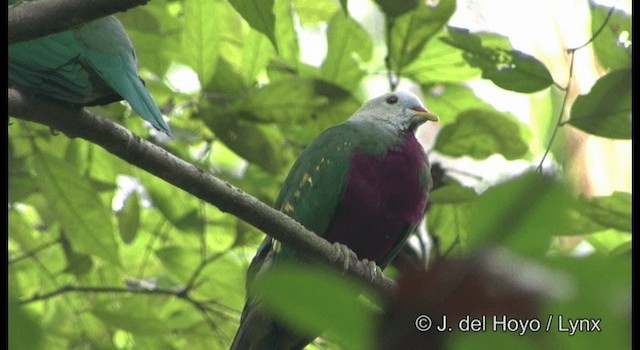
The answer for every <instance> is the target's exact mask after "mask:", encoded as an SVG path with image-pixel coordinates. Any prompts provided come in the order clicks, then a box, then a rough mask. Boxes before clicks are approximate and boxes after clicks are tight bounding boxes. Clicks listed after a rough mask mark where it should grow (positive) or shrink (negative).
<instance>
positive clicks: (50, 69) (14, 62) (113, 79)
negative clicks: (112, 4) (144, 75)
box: [9, 16, 171, 135]
mask: <svg viewBox="0 0 640 350" xmlns="http://www.w3.org/2000/svg"><path fill="white" fill-rule="evenodd" d="M9 80H10V81H11V82H12V83H13V84H15V85H17V86H20V87H23V88H26V89H27V90H29V91H32V92H35V93H39V94H42V95H46V96H50V97H53V98H55V99H57V100H61V101H66V102H71V103H74V104H81V105H94V104H106V103H111V102H114V101H118V100H120V99H122V98H124V99H126V100H127V101H128V102H129V104H130V105H131V108H133V110H134V111H136V112H137V113H138V114H140V116H142V117H143V118H144V119H145V120H147V121H149V122H150V123H151V124H152V125H153V126H154V127H155V128H157V129H159V130H162V131H164V132H165V133H167V134H168V135H171V130H170V128H169V126H168V125H167V124H166V123H165V122H164V120H163V119H162V114H161V113H160V110H159V109H158V107H157V105H156V104H155V102H154V101H153V98H151V95H149V92H148V91H147V89H146V87H145V86H144V83H143V82H142V80H140V77H138V73H137V72H136V59H135V52H134V50H133V46H132V44H131V41H130V40H129V37H128V36H127V33H126V32H125V30H124V27H123V26H122V24H121V23H120V21H118V19H117V18H115V17H113V16H108V17H104V18H101V19H98V20H95V21H92V22H89V23H87V24H85V25H83V26H82V27H80V28H77V29H75V30H72V31H65V32H61V33H56V34H52V35H48V36H46V37H42V38H38V39H35V40H30V41H26V42H22V43H16V44H13V45H10V46H9ZM114 91H115V93H114Z"/></svg>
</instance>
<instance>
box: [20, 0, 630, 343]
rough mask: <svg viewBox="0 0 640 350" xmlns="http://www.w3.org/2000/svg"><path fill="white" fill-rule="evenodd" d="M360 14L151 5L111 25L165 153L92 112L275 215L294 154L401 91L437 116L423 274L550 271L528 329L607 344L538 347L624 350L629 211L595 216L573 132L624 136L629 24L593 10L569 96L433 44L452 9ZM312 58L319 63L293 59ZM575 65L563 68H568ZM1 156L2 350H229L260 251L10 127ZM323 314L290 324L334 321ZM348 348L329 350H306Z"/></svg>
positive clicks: (192, 204) (530, 72)
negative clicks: (319, 49)
mask: <svg viewBox="0 0 640 350" xmlns="http://www.w3.org/2000/svg"><path fill="white" fill-rule="evenodd" d="M363 4H364V5H362V6H368V7H369V8H370V9H371V10H372V11H374V13H376V14H377V15H372V16H370V17H365V18H359V19H358V20H356V19H355V17H354V16H353V9H352V11H347V9H348V7H347V5H348V1H346V0H342V1H340V2H336V1H332V0H322V1H310V0H269V1H239V0H229V1H221V0H217V1H212V0H188V1H161V0H156V1H151V2H150V3H149V4H148V5H146V6H143V7H138V8H135V9H132V10H129V11H127V12H125V13H119V14H117V16H118V18H120V19H121V20H122V22H123V23H124V25H125V27H126V29H127V31H128V33H129V35H130V37H131V39H132V41H133V42H134V45H135V48H136V52H137V56H138V59H139V67H140V73H141V76H142V77H143V78H144V79H145V81H146V84H147V87H148V88H149V90H150V91H151V93H152V95H153V96H154V98H155V100H156V102H157V103H158V104H159V106H160V107H161V109H162V110H163V112H164V113H165V114H166V115H167V116H168V117H169V119H170V123H171V126H172V128H173V130H174V135H175V138H174V139H173V140H168V139H166V138H165V137H164V136H163V135H160V134H157V133H156V132H155V131H154V130H150V129H149V128H148V127H147V126H146V125H144V124H143V123H142V122H141V119H140V118H138V117H137V116H132V115H131V114H132V113H131V111H130V109H128V107H127V106H126V105H125V104H117V103H116V104H111V105H108V106H102V107H95V108H94V111H96V112H98V113H99V114H101V115H104V116H106V117H109V118H111V119H113V120H115V121H116V122H118V123H121V124H123V125H125V126H126V127H127V128H129V129H130V130H132V131H133V132H135V133H136V134H138V135H141V136H143V137H146V138H148V139H149V140H152V141H153V142H155V143H158V144H160V145H162V146H163V147H164V148H166V149H167V150H169V151H170V152H172V153H174V154H176V155H178V156H179V157H180V158H182V159H184V160H187V161H189V162H191V163H193V164H196V165H197V166H199V167H201V168H203V169H206V170H208V171H210V172H211V173H213V174H215V175H216V176H218V177H220V178H222V179H224V180H226V181H228V182H230V183H232V184H234V185H236V186H238V187H240V188H242V189H243V190H245V191H246V192H248V193H251V194H253V195H255V196H257V197H258V198H260V199H261V200H263V201H264V202H266V203H272V202H273V200H274V198H275V196H276V195H277V192H278V190H279V186H280V184H281V182H282V181H283V179H284V177H285V175H286V172H287V170H288V169H289V167H290V166H291V164H292V162H293V160H294V159H295V157H296V155H297V154H299V153H300V151H301V150H302V149H303V148H304V146H305V145H306V144H308V143H309V142H310V141H311V140H312V139H313V138H314V137H315V136H317V135H318V134H319V133H320V132H321V131H322V130H323V129H324V128H326V127H327V126H330V125H333V124H336V123H339V122H342V121H343V120H345V119H346V118H347V116H349V115H350V114H351V113H352V112H353V111H355V110H356V109H357V108H358V107H359V106H360V105H361V103H362V102H363V101H365V100H366V99H368V98H369V97H372V95H374V93H377V92H384V91H388V90H389V89H392V88H395V87H396V86H400V87H401V88H410V89H413V90H414V91H418V92H420V93H421V94H422V95H423V97H424V100H425V102H426V104H427V106H428V107H429V108H430V109H431V110H433V111H435V112H436V113H437V114H438V115H439V116H440V117H441V122H440V123H439V126H438V127H436V126H434V125H429V126H427V127H426V128H423V129H432V130H429V132H426V131H425V132H424V135H423V136H424V138H425V140H426V141H425V145H427V148H428V152H429V155H430V157H431V158H432V161H437V162H438V163H439V164H440V166H441V167H442V168H443V169H444V175H443V176H441V177H440V178H439V179H440V181H441V184H440V188H439V189H438V190H437V191H434V193H433V194H432V196H431V200H432V204H431V207H430V209H429V212H428V217H429V220H428V229H429V232H430V233H431V234H432V235H434V236H435V237H437V243H438V244H437V245H436V246H435V248H434V251H433V255H434V256H443V255H446V256H447V258H458V257H465V256H470V255H472V254H473V253H474V252H477V251H479V250H481V249H483V247H486V246H488V245H490V244H492V243H498V244H500V245H502V246H506V247H508V248H509V249H511V250H512V251H514V252H517V254H519V255H520V256H524V257H527V258H530V259H533V260H532V261H533V262H534V264H536V266H539V267H541V268H545V269H549V270H551V271H555V272H561V273H563V274H564V275H563V276H565V279H566V281H568V282H567V283H569V284H570V285H571V286H572V287H571V288H570V289H572V290H573V292H572V293H569V294H567V295H568V296H567V297H566V298H564V299H553V300H551V301H548V302H547V303H545V304H544V305H543V306H542V307H541V311H540V312H541V315H543V316H542V317H544V315H547V314H549V313H555V314H558V313H563V314H566V315H570V316H572V317H576V318H579V317H582V318H602V319H603V321H602V328H603V331H602V332H601V333H591V334H590V333H586V334H578V335H576V336H573V337H569V336H568V335H566V334H563V333H560V332H558V333H552V334H549V335H548V338H546V340H544V341H543V343H546V342H548V341H551V342H553V344H561V346H560V345H558V347H562V348H601V347H602V346H605V345H606V346H608V347H610V348H614V349H617V348H627V347H628V344H629V342H630V304H631V300H630V290H631V287H630V281H631V276H630V255H631V254H630V253H631V194H630V193H629V192H625V191H617V192H614V193H611V194H607V195H603V196H596V197H594V196H593V194H594V191H593V189H592V188H591V187H590V186H589V184H588V183H587V185H586V186H585V181H584V179H585V178H588V177H589V173H588V168H585V167H584V163H585V160H584V159H582V158H581V157H580V156H579V154H577V153H572V152H571V151H572V150H573V149H574V148H575V147H574V146H573V144H572V142H574V141H575V137H574V135H575V134H576V129H580V130H582V132H586V133H588V134H591V135H597V136H599V137H604V138H610V139H629V138H630V137H631V131H630V115H631V113H630V111H631V110H630V108H631V107H630V91H631V89H630V86H631V74H630V69H631V60H630V57H631V44H630V43H631V37H630V36H628V37H627V39H625V40H626V41H625V40H622V43H621V39H620V38H621V34H622V33H623V32H627V33H629V35H630V33H631V24H630V23H631V22H630V14H629V13H625V12H622V11H619V10H616V11H614V12H612V15H611V16H610V17H608V13H609V9H608V8H606V7H604V6H601V5H596V4H589V6H588V8H589V11H590V14H591V19H592V27H591V32H592V36H593V37H594V40H593V42H592V43H591V45H590V46H587V47H586V48H582V49H579V50H577V51H576V54H577V53H579V52H581V50H587V49H588V48H591V47H592V49H593V52H594V55H595V56H594V57H595V61H596V65H597V67H598V72H599V74H600V75H601V76H602V77H601V78H599V79H598V80H597V81H595V85H594V87H593V88H592V89H591V90H590V91H589V89H586V90H585V89H582V90H581V89H580V88H576V85H580V84H576V82H577V81H579V78H580V72H579V71H576V72H574V71H572V70H569V69H565V70H562V69H560V70H558V69H557V67H551V68H549V67H546V66H545V64H543V63H542V62H541V60H538V59H536V58H535V57H534V56H532V53H524V52H522V51H518V50H514V49H513V47H512V45H511V43H510V42H509V40H508V39H507V38H506V37H504V36H502V35H500V33H487V32H483V33H474V31H471V32H470V31H468V30H467V29H466V28H456V27H452V26H447V25H448V24H449V21H450V20H451V18H452V15H453V14H454V13H455V11H456V2H455V1H453V0H443V1H439V2H430V1H427V2H426V3H423V2H414V1H406V2H396V1H384V0H378V1H375V2H371V3H368V2H363ZM399 4H400V5H399ZM350 6H352V7H353V6H354V5H353V4H351V5H350ZM458 6H459V4H458ZM585 6H586V5H585ZM603 25H604V27H603V29H600V28H601V27H602V26H603ZM596 34H597V35H596ZM325 38H326V39H325ZM325 40H326V41H325ZM324 43H326V56H324V57H320V56H315V57H313V56H311V57H310V56H309V55H310V54H309V52H308V50H310V48H313V47H314V46H322V45H323V44H324ZM571 60H572V55H571V54H566V62H565V63H566V66H565V68H566V67H569V66H570V65H569V62H571ZM311 63H315V64H311ZM570 72H571V73H570ZM571 74H574V75H573V78H570V77H571ZM479 79H482V80H481V81H484V82H485V83H487V82H489V81H490V82H491V83H490V84H494V85H496V86H498V87H500V88H501V89H504V90H509V91H514V92H517V93H519V94H518V95H517V96H518V98H522V97H525V98H527V99H530V100H531V101H533V107H532V109H531V116H530V120H529V122H528V123H525V122H522V119H523V118H522V117H521V116H518V115H514V114H512V113H509V112H504V111H502V110H499V109H497V108H496V107H494V106H493V105H492V103H494V102H492V101H488V100H483V99H481V98H479V97H478V96H476V91H477V90H474V89H472V88H471V87H472V86H474V85H473V84H474V82H476V83H477V82H478V81H479ZM571 83H573V84H574V85H571ZM567 86H568V87H569V88H568V89H565V87H567ZM579 93H581V94H582V95H581V96H576V95H577V94H579ZM587 93H588V94H587ZM565 100H566V101H567V102H566V105H565ZM574 100H575V102H574ZM433 130H437V133H436V132H434V131H433ZM556 130H559V132H558V134H555V133H556ZM552 135H554V136H552ZM578 135H585V134H583V133H578ZM8 138H9V140H8V147H9V150H8V163H9V174H8V175H9V184H8V188H9V193H8V204H9V208H8V218H9V220H8V232H9V239H8V253H9V265H8V266H9V267H8V272H9V274H8V281H9V308H10V314H9V316H10V317H9V320H10V325H9V331H10V342H9V344H10V348H12V349H27V348H29V349H35V348H43V349H44V348H46V349H58V348H73V349H76V348H78V349H81V348H82V349H83V348H91V349H101V348H105V349H107V348H109V349H110V348H118V349H184V348H187V347H189V348H192V349H212V348H214V349H218V348H220V349H224V348H227V347H228V344H229V343H230V341H231V339H232V337H233V334H234V333H235V330H236V328H237V322H238V319H239V314H240V310H241V308H242V305H243V302H244V273H245V270H246V268H247V266H248V263H249V261H250V259H251V257H252V256H253V252H254V251H255V248H256V246H257V244H258V243H259V242H260V241H261V239H262V237H263V234H262V233H261V232H259V231H258V230H256V229H255V228H253V227H251V226H249V225H247V224H246V223H243V222H242V221H240V220H238V219H236V218H235V217H234V216H231V215H228V214H224V213H221V212H220V211H218V210H217V209H216V208H214V207H211V206H209V205H206V204H204V203H202V202H201V201H199V200H198V199H196V198H194V197H192V196H190V195H188V194H186V193H185V192H183V191H181V190H178V189H176V188H174V187H172V186H169V185H167V184H166V183H165V182H163V181H162V180H159V179H157V178H156V177H154V176H153V175H151V174H148V173H145V172H142V171H140V170H138V169H136V168H134V167H132V166H131V165H129V164H127V163H125V162H123V161H121V160H119V159H117V158H115V157H113V156H112V155H110V154H108V153H107V152H105V151H104V150H103V149H101V148H99V147H96V146H94V145H92V144H89V143H87V142H84V141H81V140H75V139H68V138H66V137H64V136H63V135H56V134H55V133H51V132H50V130H48V129H46V128H44V127H41V126H39V125H35V124H31V123H26V122H23V121H19V120H17V119H10V126H9V132H8ZM536 145H537V146H536ZM547 145H550V146H547ZM548 148H549V150H550V152H551V155H549V156H547V158H546V163H545V164H544V166H543V167H540V169H539V170H541V171H542V173H544V174H546V175H547V176H546V178H547V179H548V178H553V179H554V180H553V181H552V180H540V179H538V178H536V179H532V178H530V177H526V176H525V177H522V178H519V179H518V180H515V181H507V180H508V179H509V178H511V177H513V176H514V174H513V173H505V171H503V170H501V169H494V170H495V171H494V172H493V175H491V176H493V178H491V179H488V178H487V177H485V176H486V175H485V174H480V176H481V178H480V179H478V176H469V174H468V173H469V172H470V173H472V174H471V175H474V174H473V172H474V171H465V170H464V166H465V164H470V163H469V162H477V161H484V160H487V159H488V160H489V162H484V163H474V164H485V165H482V166H483V167H485V168H486V167H491V166H495V164H500V165H499V166H502V165H504V166H505V167H507V166H508V164H513V162H516V163H517V164H525V166H524V168H523V167H522V166H521V167H520V168H519V170H518V172H519V173H521V172H523V171H527V170H528V172H533V171H534V168H536V166H537V165H538V164H540V162H541V155H542V154H543V153H544V152H545V151H546V150H547V149H548ZM495 159H499V161H498V163H495ZM491 161H493V162H491ZM518 162H519V163H518ZM476 169H477V168H476ZM495 174H498V175H497V176H498V179H499V181H496V175H495ZM541 181H542V182H541ZM487 189H488V190H487ZM485 190H486V191H485ZM515 217H522V218H526V219H523V220H520V221H518V220H515V221H517V223H515V224H513V222H512V221H514V220H513V218H515ZM505 218H509V219H505ZM583 247H588V249H587V253H586V254H584V253H583V254H578V253H577V252H582V251H583V250H581V248H583ZM576 249H577V250H576ZM577 255H581V256H582V255H586V256H582V257H580V258H577V257H576V256H577ZM389 272H390V273H393V272H392V271H389ZM319 276H320V277H318V278H319V280H320V281H319V282H318V283H320V284H322V283H325V284H326V283H329V282H327V281H325V280H324V279H323V278H325V277H322V276H321V275H319ZM326 279H327V280H328V281H331V283H332V285H335V284H336V283H338V284H339V283H340V282H335V281H333V279H331V278H330V277H327V278H326ZM323 281H324V282H323ZM279 283H280V282H279ZM305 283H313V282H309V281H306V282H305ZM269 288H270V287H269V285H268V284H267V285H266V286H265V289H269ZM271 289H274V288H271ZM274 290H275V293H277V292H278V289H277V288H275V289H274ZM288 297H290V296H288ZM470 297H473V296H472V295H470ZM295 302H296V301H295V300H292V301H291V305H296V304H295ZM325 302H326V303H327V305H326V306H325V305H312V306H311V308H310V309H308V312H307V313H306V315H307V317H308V318H310V319H313V317H312V315H313V313H314V312H313V308H323V307H327V308H330V307H331V306H330V305H329V304H331V300H328V301H325ZM276 303H277V301H276ZM298 306H299V305H298ZM298 306H296V307H298ZM369 312H373V311H369ZM365 314H366V313H365ZM366 315H369V314H366ZM339 316H340V315H339V314H338V316H337V317H339ZM343 316H344V315H343ZM363 317H364V318H365V319H366V317H367V316H363ZM350 320H351V319H350ZM353 322H355V323H357V322H358V320H357V319H356V320H355V321H353ZM360 322H365V321H363V320H360ZM312 323H313V321H312ZM412 326H413V325H411V324H410V325H407V327H412ZM356 328H358V327H356ZM360 328H362V327H360ZM363 329H364V330H363V332H364V333H363V334H365V335H366V334H370V333H367V332H371V331H372V330H371V329H368V328H366V327H365V328H363ZM344 336H345V335H343V337H344ZM494 336H495V335H494ZM505 336H506V337H507V338H504V339H511V338H509V337H508V335H505ZM363 337H364V336H363ZM452 339H453V340H451V341H450V342H449V343H448V344H449V345H448V346H449V347H453V348H466V345H468V344H469V342H472V344H474V347H482V346H483V344H487V346H488V344H492V346H493V345H495V338H492V337H491V336H488V335H485V336H481V335H474V334H459V335H456V336H454V337H453V338H452ZM501 339H502V340H501V341H503V340H504V339H503V338H501ZM549 339H551V340H549ZM343 342H344V339H342V341H341V338H340V335H338V336H336V337H335V338H334V339H332V340H329V341H319V342H318V343H317V344H316V345H312V346H311V347H313V346H319V347H321V348H329V349H333V348H340V345H339V344H343ZM539 342H540V340H539V339H531V338H515V339H511V340H510V342H508V343H506V344H508V346H510V347H511V346H515V345H517V346H527V347H531V346H535V344H538V343H539ZM354 344H355V345H354ZM363 344H365V342H364V341H363V342H361V343H358V342H357V341H356V342H355V343H352V344H351V345H350V346H353V347H356V348H357V347H358V346H364V345H363ZM465 344H466V345H465ZM514 344H515V345H514ZM343 345H344V344H343Z"/></svg>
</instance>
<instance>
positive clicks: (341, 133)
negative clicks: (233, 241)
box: [231, 92, 438, 350]
mask: <svg viewBox="0 0 640 350" xmlns="http://www.w3.org/2000/svg"><path fill="white" fill-rule="evenodd" d="M429 120H431V121H436V120H438V117H437V116H436V115H435V114H434V113H432V112H430V111H428V110H427V109H426V108H425V107H424V105H423V104H422V103H421V102H420V100H419V99H418V98H417V97H416V96H414V95H413V94H410V93H407V92H395V93H388V94H385V95H382V96H380V97H377V98H375V99H373V100H371V101H369V102H367V103H366V104H364V105H363V106H362V107H361V108H360V109H359V110H357V111H356V112H355V114H353V115H352V116H351V117H350V118H349V119H348V120H347V121H346V122H344V123H342V124H340V125H337V126H334V127H331V128H329V129H327V130H325V131H324V132H322V134H321V135H320V136H319V137H318V138H317V139H316V140H315V141H313V142H312V143H311V144H310V145H309V146H308V147H307V149H305V150H304V151H303V152H302V154H301V155H300V157H299V158H298V160H297V161H296V162H295V164H294V165H293V168H292V169H291V171H290V172H289V175H288V176H287V178H286V180H285V182H284V184H283V186H282V189H281V191H280V194H279V196H278V198H277V200H276V203H275V207H276V208H277V209H279V210H281V211H282V212H284V213H285V214H287V215H289V216H290V217H292V218H294V219H295V220H297V221H298V222H300V223H301V224H303V225H304V226H305V227H306V228H308V229H309V230H311V231H313V232H314V233H316V234H318V235H320V236H322V237H324V238H325V239H326V240H328V241H329V242H331V243H338V244H341V245H345V246H347V247H349V248H350V249H351V250H353V251H354V252H355V253H356V255H357V256H358V258H359V259H367V260H369V261H374V262H375V263H376V264H377V265H378V266H379V267H381V268H384V267H385V266H387V265H388V264H389V262H390V261H391V260H392V259H393V258H394V256H395V255H396V254H397V253H398V252H399V250H400V248H401V247H402V246H403V245H404V243H405V241H406V240H407V237H408V236H409V234H410V233H411V232H412V231H413V230H414V229H415V228H416V227H417V225H418V224H419V223H420V221H421V220H422V219H423V216H424V212H425V208H426V204H427V193H428V192H429V190H430V188H431V186H432V179H431V174H430V166H429V162H428V160H427V157H426V155H425V153H424V150H423V148H422V146H421V145H420V144H419V143H418V140H417V139H416V137H415V131H416V129H417V128H418V126H419V125H421V124H423V123H425V122H426V121H429ZM297 259H300V256H299V255H296V254H295V253H294V252H293V251H291V250H290V249H288V248H287V247H286V246H283V245H281V244H280V243H279V242H277V241H275V240H273V239H271V238H269V237H267V238H266V239H265V241H264V242H263V243H262V245H261V246H260V248H259V249H258V252H257V253H256V256H255V257H254V258H253V261H252V262H251V265H250V267H249V271H248V273H247V286H248V288H247V290H248V293H249V295H248V296H247V301H246V304H245V307H244V310H243V312H242V316H241V320H240V327H239V329H238V331H237V333H236V336H235V339H234V341H233V344H232V346H231V349H233V350H293V349H302V348H304V347H305V346H306V345H307V344H308V343H310V342H311V341H313V339H314V338H315V336H317V335H313V334H298V333H296V332H294V331H292V330H290V329H287V328H286V327H285V326H283V325H282V324H281V323H280V322H278V321H277V320H276V319H274V318H273V317H272V316H271V315H270V314H269V313H267V312H266V311H265V310H264V309H263V308H262V307H261V305H260V295H259V291H252V290H251V288H250V286H251V283H252V281H253V279H254V278H255V276H257V275H259V274H263V273H267V272H268V270H269V269H271V268H273V266H275V265H277V264H278V263H279V262H282V261H287V262H291V261H296V260H297ZM297 288H299V289H300V292H301V293H304V286H298V287H297ZM310 317H312V315H310Z"/></svg>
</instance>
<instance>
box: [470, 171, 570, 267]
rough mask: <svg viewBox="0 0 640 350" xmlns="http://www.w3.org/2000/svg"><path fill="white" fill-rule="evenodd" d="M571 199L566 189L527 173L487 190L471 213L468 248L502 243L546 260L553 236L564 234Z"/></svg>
mask: <svg viewBox="0 0 640 350" xmlns="http://www.w3.org/2000/svg"><path fill="white" fill-rule="evenodd" d="M570 203H571V197H570V195H569V192H568V190H567V188H566V187H565V186H564V185H562V184H559V183H556V182H554V181H552V180H549V179H547V178H544V177H542V176H541V175H539V174H538V173H526V174H524V175H521V176H519V177H518V178H515V179H512V180H510V181H508V182H505V183H503V184H500V185H497V186H495V187H492V188H490V189H488V190H487V191H486V192H484V193H483V194H482V195H480V196H479V197H478V198H477V200H475V201H474V203H473V206H472V209H471V210H470V218H469V223H470V228H471V229H470V232H469V236H468V238H469V244H470V246H471V247H473V248H475V249H477V248H479V247H481V246H488V245H491V244H492V243H502V244H504V245H506V246H507V247H509V248H511V249H512V250H513V251H515V252H519V253H521V254H526V255H534V256H543V255H544V254H545V252H546V251H547V249H548V247H549V243H550V238H551V236H554V235H559V234H562V233H563V232H564V227H565V226H566V216H567V214H566V212H567V210H568V209H569V206H570Z"/></svg>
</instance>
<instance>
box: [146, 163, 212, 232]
mask: <svg viewBox="0 0 640 350" xmlns="http://www.w3.org/2000/svg"><path fill="white" fill-rule="evenodd" d="M139 176H140V179H141V180H142V184H143V186H144V187H145V188H146V189H147V192H148V193H149V196H150V197H151V201H152V202H153V206H154V207H155V208H157V209H158V210H159V211H160V212H161V213H162V215H163V216H164V217H165V218H166V219H167V220H168V221H169V222H170V223H171V224H173V225H174V226H175V227H176V228H178V229H179V230H180V231H183V232H188V233H196V234H199V233H201V232H202V225H203V224H204V219H203V218H202V217H201V215H200V212H199V210H198V208H199V202H198V201H199V199H197V198H195V197H194V196H192V195H191V194H189V193H187V192H185V191H183V190H181V189H179V188H176V187H174V186H170V185H168V184H167V183H166V182H165V181H164V180H161V179H159V178H157V177H155V176H152V175H149V174H147V173H140V174H139ZM185 218H188V219H189V220H185Z"/></svg>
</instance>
